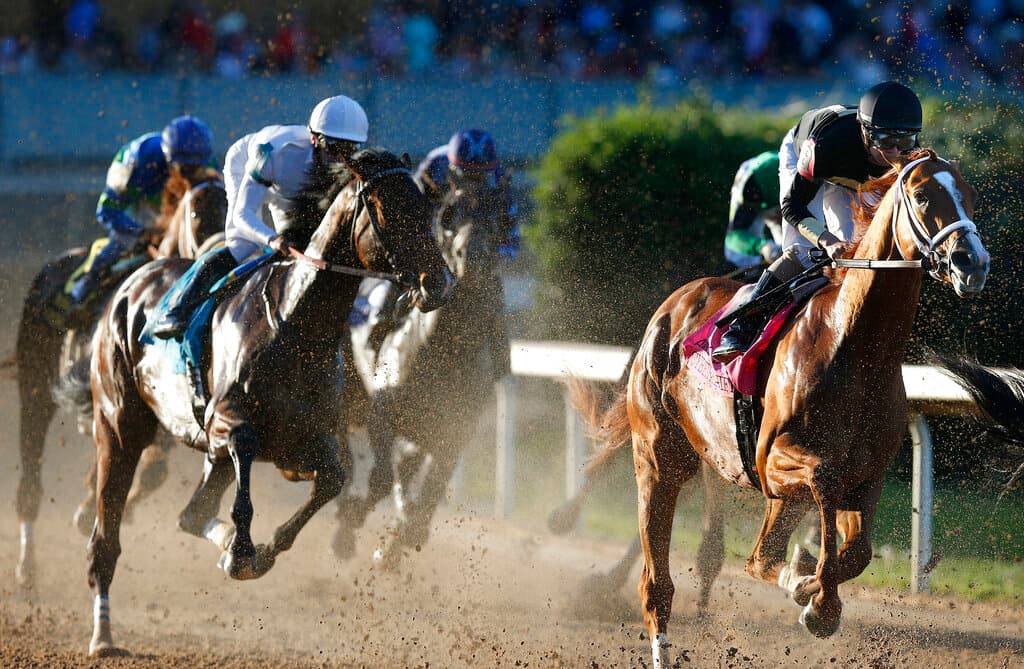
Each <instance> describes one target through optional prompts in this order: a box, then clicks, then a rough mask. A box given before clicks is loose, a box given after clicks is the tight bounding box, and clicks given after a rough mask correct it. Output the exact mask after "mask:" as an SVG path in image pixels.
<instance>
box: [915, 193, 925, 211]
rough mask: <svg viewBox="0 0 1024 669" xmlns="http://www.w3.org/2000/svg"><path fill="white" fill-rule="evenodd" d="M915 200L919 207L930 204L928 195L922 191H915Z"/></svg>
mask: <svg viewBox="0 0 1024 669" xmlns="http://www.w3.org/2000/svg"><path fill="white" fill-rule="evenodd" d="M914 202H916V203H917V205H918V206H919V207H926V206H928V196H927V195H925V194H924V193H921V192H917V193H914Z"/></svg>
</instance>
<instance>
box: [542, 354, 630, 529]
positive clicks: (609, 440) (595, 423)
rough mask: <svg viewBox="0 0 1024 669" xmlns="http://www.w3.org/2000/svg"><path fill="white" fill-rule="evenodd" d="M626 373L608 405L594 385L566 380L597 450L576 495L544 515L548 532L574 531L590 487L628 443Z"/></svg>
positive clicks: (605, 397) (588, 464)
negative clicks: (596, 445) (546, 518)
mask: <svg viewBox="0 0 1024 669" xmlns="http://www.w3.org/2000/svg"><path fill="white" fill-rule="evenodd" d="M628 378H629V369H628V367H627V370H626V373H625V374H624V375H623V378H622V379H620V381H619V383H618V384H617V385H616V386H615V390H614V395H613V396H612V398H611V401H610V402H609V401H608V400H607V395H608V394H607V392H606V391H605V390H604V389H603V388H599V387H598V386H597V384H594V383H589V382H586V381H583V380H582V379H579V378H577V377H574V376H570V377H569V380H568V384H567V385H568V390H569V401H570V402H571V403H572V405H573V406H574V407H575V408H576V410H577V411H578V412H579V413H580V416H581V417H582V418H583V422H584V423H585V424H586V426H587V431H588V433H589V434H590V436H591V438H593V439H594V440H595V441H596V442H597V444H598V450H597V451H596V452H595V453H594V455H593V456H592V457H591V458H590V460H589V461H587V464H586V467H585V468H584V470H583V485H582V486H581V487H580V489H579V491H577V493H576V495H575V496H573V497H572V498H571V499H569V500H567V501H566V502H565V503H564V504H562V505H561V506H559V507H558V508H556V509H555V510H554V511H552V512H551V513H550V514H549V515H548V529H550V530H551V531H552V532H554V533H555V534H565V533H567V532H569V531H570V530H571V529H572V528H574V527H576V524H577V521H578V520H579V517H580V513H582V511H583V503H584V502H585V501H586V499H587V496H588V495H589V494H590V491H591V490H592V489H593V487H594V482H595V481H596V480H597V479H598V478H600V477H601V476H602V475H603V474H604V473H605V472H606V470H607V469H609V467H610V463H611V461H612V456H614V455H615V454H616V453H618V452H619V450H620V449H621V448H622V447H623V446H625V445H626V444H628V443H629V438H630V429H629V416H628V415H627V414H626V392H625V386H626V382H625V380H624V379H628Z"/></svg>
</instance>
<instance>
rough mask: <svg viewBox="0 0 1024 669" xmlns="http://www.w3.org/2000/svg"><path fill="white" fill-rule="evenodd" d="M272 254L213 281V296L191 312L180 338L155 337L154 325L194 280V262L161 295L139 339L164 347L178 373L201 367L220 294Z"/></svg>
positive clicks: (150, 344) (145, 342)
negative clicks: (204, 346)
mask: <svg viewBox="0 0 1024 669" xmlns="http://www.w3.org/2000/svg"><path fill="white" fill-rule="evenodd" d="M219 250H220V249H219V248H215V249H213V250H211V251H208V252H207V253H216V252H217V251H219ZM273 256H274V252H273V251H270V250H267V252H265V253H264V254H263V255H261V256H257V257H256V258H253V259H252V260H249V261H246V262H244V263H242V264H241V265H239V266H238V267H236V268H235V269H233V270H231V271H230V272H228V273H227V274H226V275H225V276H223V277H222V278H221V279H220V280H219V281H217V283H215V284H213V286H211V287H210V290H209V291H208V292H209V295H210V297H209V298H207V299H206V300H204V301H203V303H202V304H200V305H199V306H198V307H196V309H195V310H194V311H193V312H192V316H191V317H190V318H189V321H188V328H187V329H186V330H185V334H183V335H182V337H181V339H180V340H178V339H159V338H157V337H154V336H153V332H152V329H153V327H154V326H155V325H156V323H158V322H159V321H160V319H161V318H163V315H164V314H165V313H167V312H168V311H169V310H170V308H171V306H172V305H173V304H174V303H175V302H176V301H177V298H178V295H180V294H181V291H182V289H183V288H184V286H185V284H186V282H188V281H191V279H192V276H193V275H194V274H195V273H196V268H197V267H199V262H198V261H197V262H194V263H192V266H191V267H189V268H188V270H186V271H185V273H184V274H182V275H181V276H180V277H179V278H178V280H177V281H175V282H174V284H173V285H172V286H171V287H170V289H169V290H168V291H167V292H166V293H165V294H164V296H163V297H162V298H160V302H159V303H158V304H157V306H156V309H154V310H153V313H152V314H150V316H149V318H148V319H147V322H146V327H145V328H143V330H142V333H141V334H140V335H139V342H140V343H142V344H145V345H147V346H155V347H157V348H159V349H161V352H162V354H163V355H164V356H166V357H167V358H168V359H169V360H171V361H173V363H174V373H175V374H185V373H187V372H188V369H189V367H192V368H193V369H199V368H200V365H201V364H202V356H203V345H204V344H205V342H206V338H207V337H208V336H209V335H210V328H209V324H210V319H211V317H212V316H213V310H214V309H215V308H216V307H217V294H218V293H219V292H220V290H221V289H222V288H223V287H225V286H227V285H228V284H232V285H234V284H236V283H237V282H238V281H239V280H240V279H242V278H243V277H245V276H247V275H248V274H251V273H252V272H253V270H255V269H256V268H257V267H260V266H261V265H263V264H265V263H266V262H267V261H268V260H270V259H271V258H272V257H273Z"/></svg>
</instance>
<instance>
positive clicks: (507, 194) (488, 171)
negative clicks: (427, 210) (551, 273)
mask: <svg viewBox="0 0 1024 669" xmlns="http://www.w3.org/2000/svg"><path fill="white" fill-rule="evenodd" d="M414 178H415V179H416V182H417V183H418V184H420V186H421V187H422V188H423V191H424V193H426V195H427V197H428V198H430V201H431V203H432V204H433V205H434V206H435V208H436V207H437V206H438V205H440V204H441V202H442V201H443V200H444V198H445V196H446V195H447V194H448V193H449V192H450V191H454V190H457V189H472V190H476V191H478V192H480V191H483V192H482V193H481V194H482V195H485V196H486V197H485V198H484V199H485V201H487V202H489V203H491V205H490V206H495V207H497V208H498V214H499V216H500V218H501V227H502V229H504V230H505V231H506V232H505V239H504V240H503V242H502V244H501V246H500V247H499V249H498V250H499V252H500V253H501V254H502V255H503V256H506V257H509V258H514V257H515V255H516V253H517V252H518V250H519V243H520V240H519V221H518V207H517V206H516V203H515V200H514V199H513V198H512V193H511V188H510V182H511V177H510V175H509V174H507V173H506V172H505V169H504V168H503V167H502V165H501V161H500V160H499V159H498V148H497V145H496V144H495V142H494V138H493V137H491V134H490V133H489V132H487V131H486V130H479V129H476V128H470V129H468V130H460V131H458V132H457V133H455V134H454V135H452V137H451V139H450V140H449V141H448V143H447V144H442V145H441V146H438V147H437V148H435V149H433V150H432V151H431V152H430V153H428V154H427V157H426V158H424V159H423V162H421V163H420V165H419V167H417V168H416V173H415V175H414Z"/></svg>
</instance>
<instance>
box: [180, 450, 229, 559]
mask: <svg viewBox="0 0 1024 669" xmlns="http://www.w3.org/2000/svg"><path fill="white" fill-rule="evenodd" d="M234 478H235V469H234V467H233V466H232V462H231V461H230V460H213V459H212V458H211V457H209V456H207V458H206V461H205V463H204V465H203V478H202V480H201V481H200V482H199V486H198V487H197V488H196V491H195V492H194V493H192V498H191V499H190V500H189V502H188V506H186V507H185V509H184V510H183V511H182V512H181V514H180V515H179V516H178V527H179V528H180V529H182V530H184V531H185V532H188V533H189V534H192V535H195V536H197V537H205V538H207V539H209V540H210V541H212V542H213V543H214V544H215V545H216V546H217V547H218V548H220V549H221V551H226V550H227V549H228V547H229V546H230V545H231V541H232V539H233V538H234V535H235V528H234V527H233V526H232V525H230V524H228V523H226V522H224V521H223V520H220V519H219V518H217V512H218V511H219V510H220V502H221V498H222V497H224V492H225V491H226V490H227V489H228V486H229V485H231V481H233V480H234Z"/></svg>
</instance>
